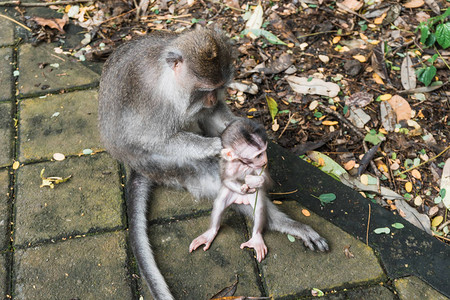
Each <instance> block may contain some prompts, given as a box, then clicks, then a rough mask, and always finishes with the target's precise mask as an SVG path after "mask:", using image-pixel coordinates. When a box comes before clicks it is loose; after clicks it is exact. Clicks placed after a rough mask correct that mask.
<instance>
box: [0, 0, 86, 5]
mask: <svg viewBox="0 0 450 300" xmlns="http://www.w3.org/2000/svg"><path fill="white" fill-rule="evenodd" d="M89 1H92V0H71V1H56V2H45V3H36V2H32V3H22V1H6V2H0V6H23V7H37V6H50V5H67V4H75V3H84V2H89Z"/></svg>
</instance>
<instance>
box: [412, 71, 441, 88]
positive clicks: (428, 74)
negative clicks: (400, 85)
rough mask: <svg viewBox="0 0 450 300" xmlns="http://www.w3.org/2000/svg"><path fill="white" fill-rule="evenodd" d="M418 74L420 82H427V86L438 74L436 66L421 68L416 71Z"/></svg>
mask: <svg viewBox="0 0 450 300" xmlns="http://www.w3.org/2000/svg"><path fill="white" fill-rule="evenodd" d="M416 75H417V79H418V80H419V81H420V82H422V83H423V84H425V86H429V85H430V83H431V81H432V80H433V78H434V75H436V68H435V67H434V66H429V67H425V68H420V69H418V70H417V71H416Z"/></svg>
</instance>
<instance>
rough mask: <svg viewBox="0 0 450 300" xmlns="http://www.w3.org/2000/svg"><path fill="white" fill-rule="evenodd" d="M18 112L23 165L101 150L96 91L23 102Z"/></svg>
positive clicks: (20, 158)
mask: <svg viewBox="0 0 450 300" xmlns="http://www.w3.org/2000/svg"><path fill="white" fill-rule="evenodd" d="M19 113H20V124H19V141H20V143H19V145H20V146H19V161H20V162H24V161H28V160H42V159H50V158H51V157H52V156H53V154H54V153H56V152H60V153H63V154H65V155H66V156H67V155H70V154H72V155H73V154H79V153H82V151H83V149H87V148H89V149H92V150H98V149H100V148H101V143H100V137H99V133H98V129H97V123H98V121H97V116H98V113H97V91H95V90H86V91H76V92H72V93H67V94H61V95H51V96H47V97H45V98H33V99H26V100H21V101H20V104H19Z"/></svg>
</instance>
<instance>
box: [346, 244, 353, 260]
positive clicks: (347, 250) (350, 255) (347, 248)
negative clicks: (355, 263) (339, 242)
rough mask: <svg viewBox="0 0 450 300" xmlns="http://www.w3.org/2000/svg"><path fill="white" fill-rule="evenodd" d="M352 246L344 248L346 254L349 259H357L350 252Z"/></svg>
mask: <svg viewBox="0 0 450 300" xmlns="http://www.w3.org/2000/svg"><path fill="white" fill-rule="evenodd" d="M350 247H351V246H350V245H348V246H345V247H344V254H345V257H347V258H355V255H354V254H353V253H352V252H351V251H350Z"/></svg>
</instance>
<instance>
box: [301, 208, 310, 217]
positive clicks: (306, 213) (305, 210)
mask: <svg viewBox="0 0 450 300" xmlns="http://www.w3.org/2000/svg"><path fill="white" fill-rule="evenodd" d="M302 214H303V215H304V216H306V217H309V216H311V213H310V212H309V210H307V209H302Z"/></svg>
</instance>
